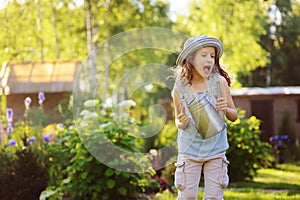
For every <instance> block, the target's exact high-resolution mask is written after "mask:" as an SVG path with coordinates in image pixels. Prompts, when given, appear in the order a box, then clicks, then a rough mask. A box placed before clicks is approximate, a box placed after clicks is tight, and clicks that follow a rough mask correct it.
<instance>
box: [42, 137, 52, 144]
mask: <svg viewBox="0 0 300 200" xmlns="http://www.w3.org/2000/svg"><path fill="white" fill-rule="evenodd" d="M43 139H44V141H45V142H47V143H49V142H50V141H51V138H50V137H49V135H44V136H43Z"/></svg>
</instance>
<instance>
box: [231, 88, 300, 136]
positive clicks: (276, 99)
mask: <svg viewBox="0 0 300 200" xmlns="http://www.w3.org/2000/svg"><path fill="white" fill-rule="evenodd" d="M231 94H232V97H233V100H234V102H235V105H236V107H239V108H242V109H244V110H246V117H250V116H252V115H254V116H256V117H257V118H259V119H261V120H262V125H261V129H262V137H261V139H262V140H264V141H267V140H268V139H269V137H271V136H273V135H278V134H283V135H284V134H285V133H278V127H279V125H280V123H281V120H282V116H283V113H284V111H286V110H287V111H288V112H289V113H290V118H291V120H292V123H293V124H294V126H295V129H296V138H298V141H300V86H295V87H267V88H241V89H232V90H231Z"/></svg>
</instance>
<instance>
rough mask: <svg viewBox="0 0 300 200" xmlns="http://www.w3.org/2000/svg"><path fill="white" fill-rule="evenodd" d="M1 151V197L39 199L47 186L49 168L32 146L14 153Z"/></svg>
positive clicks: (9, 199) (8, 199)
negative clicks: (44, 165) (40, 161)
mask: <svg viewBox="0 0 300 200" xmlns="http://www.w3.org/2000/svg"><path fill="white" fill-rule="evenodd" d="M13 154H14V155H12V153H11V152H4V150H2V151H1V162H0V163H1V164H0V165H1V173H0V185H1V187H0V199H2V200H18V199H24V200H31V199H38V198H39V196H40V193H41V192H42V191H43V190H44V189H45V188H46V187H47V178H48V176H47V169H45V168H44V167H43V166H41V165H40V163H39V162H38V155H37V154H36V153H34V152H33V151H32V149H31V148H24V149H23V150H17V151H16V152H14V153H13Z"/></svg>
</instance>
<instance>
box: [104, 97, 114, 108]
mask: <svg viewBox="0 0 300 200" xmlns="http://www.w3.org/2000/svg"><path fill="white" fill-rule="evenodd" d="M112 107H113V105H112V99H111V98H108V99H106V100H105V103H104V104H103V108H104V109H106V108H112Z"/></svg>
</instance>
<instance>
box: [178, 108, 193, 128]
mask: <svg viewBox="0 0 300 200" xmlns="http://www.w3.org/2000/svg"><path fill="white" fill-rule="evenodd" d="M180 107H181V109H180V113H179V114H178V116H177V118H176V125H177V127H178V128H180V129H186V128H187V127H188V125H189V122H190V118H189V117H188V116H187V115H186V114H185V108H184V106H180Z"/></svg>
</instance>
